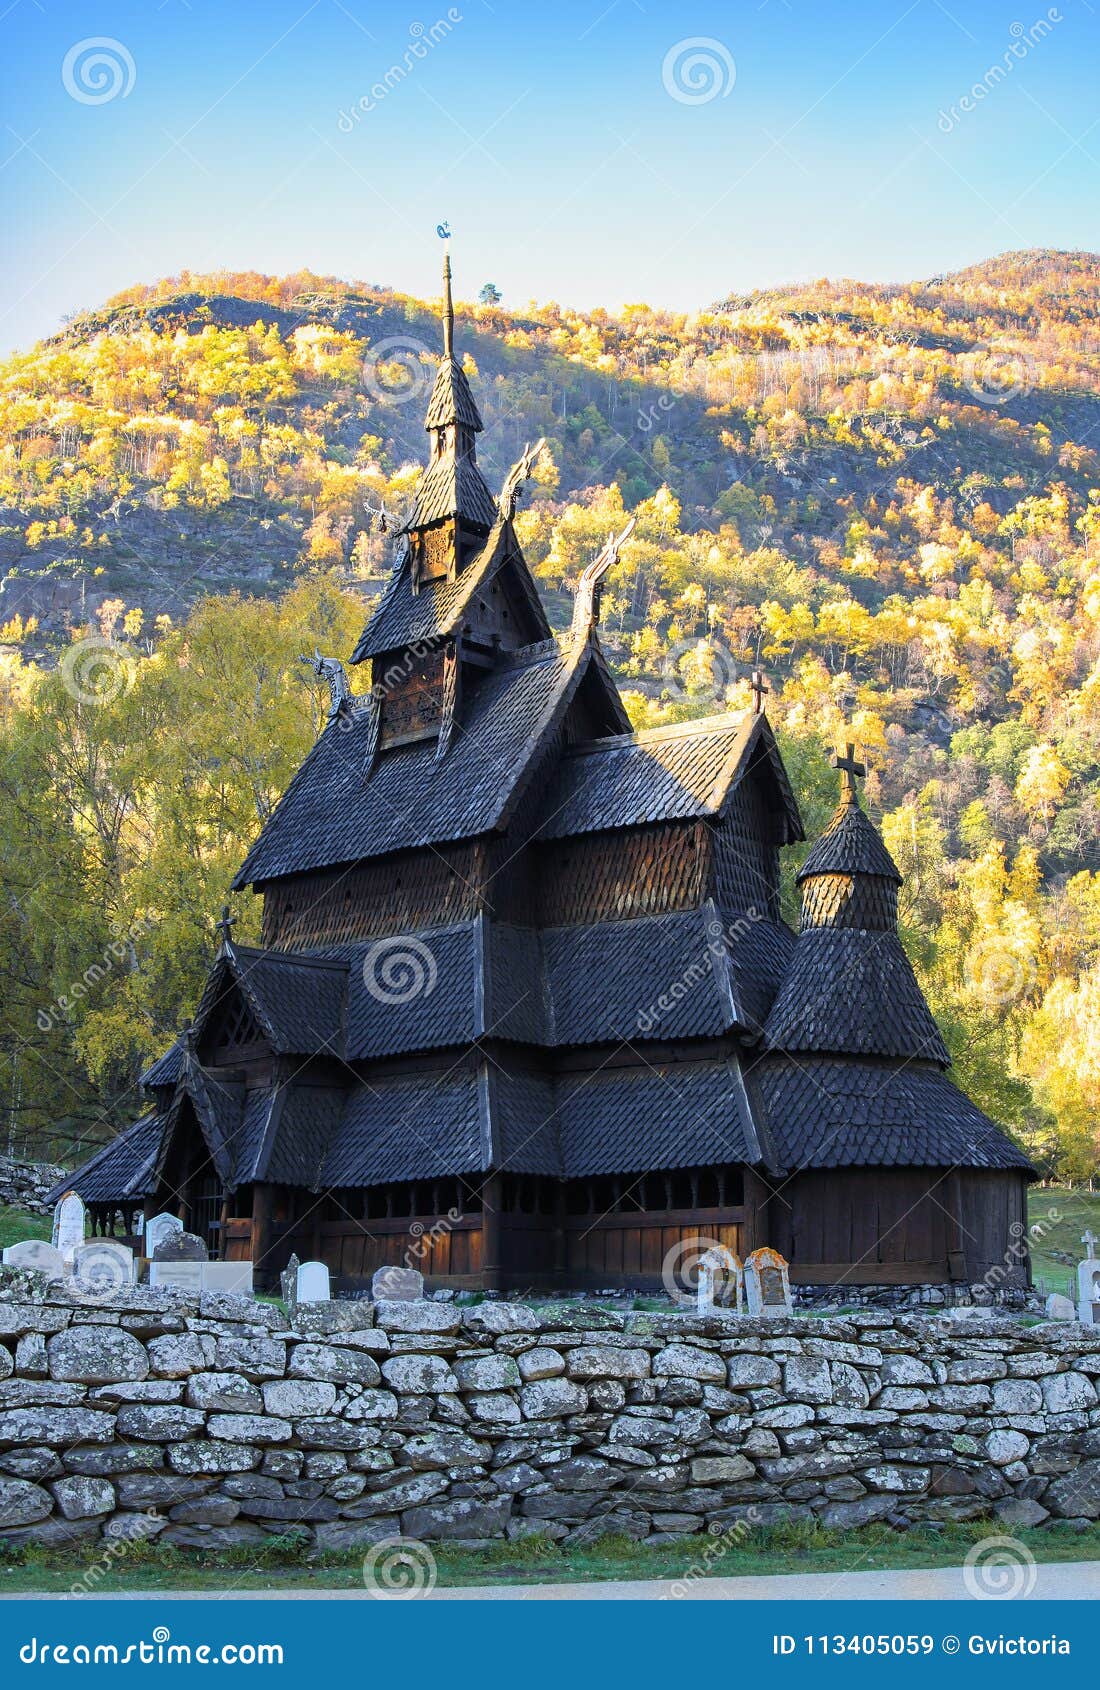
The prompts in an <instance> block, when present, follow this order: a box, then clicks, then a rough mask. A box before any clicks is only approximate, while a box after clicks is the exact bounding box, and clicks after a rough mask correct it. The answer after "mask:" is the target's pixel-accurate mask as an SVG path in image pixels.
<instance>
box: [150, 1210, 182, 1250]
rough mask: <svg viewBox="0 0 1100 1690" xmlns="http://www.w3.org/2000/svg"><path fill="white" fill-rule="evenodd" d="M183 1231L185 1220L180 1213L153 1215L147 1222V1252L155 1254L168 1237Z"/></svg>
mask: <svg viewBox="0 0 1100 1690" xmlns="http://www.w3.org/2000/svg"><path fill="white" fill-rule="evenodd" d="M182 1231H183V1222H182V1221H181V1220H180V1218H179V1216H178V1215H168V1214H163V1215H151V1216H150V1217H149V1219H148V1220H147V1221H146V1223H145V1254H146V1255H147V1256H149V1257H152V1256H155V1255H156V1253H157V1250H158V1248H159V1246H160V1245H161V1244H163V1243H164V1240H165V1239H166V1238H171V1237H172V1235H173V1233H177V1232H182Z"/></svg>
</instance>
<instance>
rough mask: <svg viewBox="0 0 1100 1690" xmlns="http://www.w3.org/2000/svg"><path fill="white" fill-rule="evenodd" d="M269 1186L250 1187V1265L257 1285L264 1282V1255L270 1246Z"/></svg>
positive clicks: (270, 1208)
mask: <svg viewBox="0 0 1100 1690" xmlns="http://www.w3.org/2000/svg"><path fill="white" fill-rule="evenodd" d="M271 1196H272V1192H271V1187H270V1186H269V1185H254V1186H253V1187H252V1266H253V1271H254V1274H255V1278H256V1283H257V1285H262V1284H263V1283H264V1257H265V1256H266V1255H267V1252H268V1250H269V1249H270V1247H271V1210H272V1203H271Z"/></svg>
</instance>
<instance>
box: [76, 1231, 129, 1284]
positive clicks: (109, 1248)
mask: <svg viewBox="0 0 1100 1690" xmlns="http://www.w3.org/2000/svg"><path fill="white" fill-rule="evenodd" d="M73 1280H74V1282H75V1284H76V1287H77V1289H78V1290H81V1291H85V1292H90V1293H91V1294H92V1295H93V1296H109V1295H110V1293H111V1292H113V1291H121V1290H123V1289H124V1288H125V1287H126V1286H127V1285H132V1284H133V1281H134V1252H133V1251H132V1250H131V1249H130V1246H129V1245H128V1244H120V1243H119V1242H118V1240H117V1239H115V1238H90V1239H89V1240H88V1242H87V1243H86V1244H78V1245H77V1247H76V1249H75V1250H74V1251H73Z"/></svg>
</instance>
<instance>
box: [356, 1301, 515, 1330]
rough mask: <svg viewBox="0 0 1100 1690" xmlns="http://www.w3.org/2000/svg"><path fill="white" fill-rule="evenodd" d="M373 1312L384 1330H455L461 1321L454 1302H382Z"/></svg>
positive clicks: (460, 1311) (459, 1311)
mask: <svg viewBox="0 0 1100 1690" xmlns="http://www.w3.org/2000/svg"><path fill="white" fill-rule="evenodd" d="M487 1306H489V1305H487ZM374 1313H375V1320H376V1323H377V1324H378V1325H379V1326H381V1327H382V1329H383V1330H384V1331H386V1332H435V1333H444V1332H457V1331H458V1329H459V1326H460V1325H461V1322H462V1310H461V1309H460V1308H457V1307H456V1306H455V1304H454V1303H391V1302H382V1303H376V1304H375V1309H374Z"/></svg>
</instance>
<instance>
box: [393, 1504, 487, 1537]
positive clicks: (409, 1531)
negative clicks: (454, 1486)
mask: <svg viewBox="0 0 1100 1690" xmlns="http://www.w3.org/2000/svg"><path fill="white" fill-rule="evenodd" d="M511 1512H512V1500H511V1498H510V1497H507V1496H505V1497H501V1498H500V1499H499V1500H497V1501H493V1502H478V1501H476V1500H475V1499H474V1498H472V1497H470V1498H468V1499H467V1498H463V1499H461V1500H460V1501H458V1502H440V1503H434V1504H432V1503H429V1504H428V1505H427V1506H426V1507H422V1508H410V1509H408V1510H407V1511H406V1512H405V1513H404V1514H402V1516H401V1529H402V1531H403V1532H404V1534H405V1536H406V1537H416V1538H419V1539H420V1541H421V1542H422V1543H424V1542H428V1543H431V1542H434V1541H437V1540H439V1539H446V1538H455V1537H459V1538H490V1537H503V1536H504V1528H505V1526H506V1525H507V1523H508V1519H509V1516H510V1515H511Z"/></svg>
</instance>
